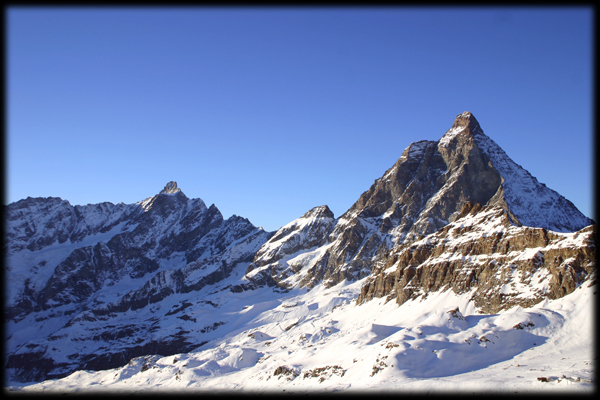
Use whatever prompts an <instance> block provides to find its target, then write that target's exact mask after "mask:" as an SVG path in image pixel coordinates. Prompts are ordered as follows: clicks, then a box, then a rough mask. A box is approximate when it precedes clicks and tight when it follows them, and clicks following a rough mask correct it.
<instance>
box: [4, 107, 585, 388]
mask: <svg viewBox="0 0 600 400" xmlns="http://www.w3.org/2000/svg"><path fill="white" fill-rule="evenodd" d="M5 221H6V238H5V260H6V271H5V277H6V281H7V282H8V285H7V289H6V294H5V327H6V328H5V340H6V345H5V346H6V347H5V360H6V361H5V370H6V379H7V381H8V382H11V385H12V386H11V387H12V388H23V389H25V388H46V387H47V388H50V389H51V388H57V387H63V388H64V387H73V385H74V384H73V383H72V382H74V379H75V378H73V377H75V376H77V377H78V378H77V379H79V380H80V381H82V382H87V381H88V380H89V379H92V378H90V377H92V376H94V377H96V378H93V379H96V381H94V382H96V383H94V384H98V382H100V383H99V386H100V387H107V388H110V387H113V388H114V387H119V385H125V386H123V387H127V388H131V385H132V383H133V382H138V383H133V387H140V388H141V387H142V386H144V385H148V381H147V379H146V380H140V379H138V378H139V377H140V376H142V375H143V374H144V373H145V375H144V376H150V375H151V374H150V372H151V371H148V370H149V369H152V370H156V373H155V374H154V375H152V376H154V378H153V380H152V383H151V385H154V386H156V387H162V385H166V383H165V382H167V381H168V382H169V384H168V385H166V386H168V387H171V386H172V387H175V388H185V387H197V388H200V387H211V384H212V385H217V386H215V388H228V389H231V388H236V389H238V388H252V387H254V386H252V382H254V383H256V382H258V381H261V382H262V383H261V384H260V385H259V386H260V387H263V388H265V390H268V389H273V388H282V389H281V390H283V389H285V388H289V389H290V390H294V389H296V390H297V389H299V388H302V387H306V382H307V380H310V379H311V378H318V379H317V380H316V381H315V382H318V384H319V385H320V384H321V383H322V382H324V381H328V382H331V384H335V385H338V386H339V388H348V387H349V386H344V385H351V384H352V383H351V382H355V381H356V382H358V381H360V382H363V381H364V382H365V383H364V385H365V386H364V387H372V386H373V385H375V387H379V388H382V387H384V386H382V385H384V383H385V384H389V383H390V380H394V379H397V377H403V378H402V379H409V380H410V379H416V378H418V379H425V380H426V379H431V378H439V377H442V376H450V375H453V376H454V375H460V374H463V373H466V372H472V371H484V370H486V368H488V369H489V368H496V367H497V366H498V365H500V364H501V363H503V362H507V361H508V360H511V359H513V358H514V357H518V356H520V355H522V354H525V351H526V350H531V349H534V347H535V346H537V344H533V343H534V342H535V343H537V342H540V344H541V343H542V342H544V343H548V342H549V340H550V338H551V337H555V336H556V335H558V336H556V337H559V336H560V335H563V334H565V332H566V331H565V329H566V328H564V327H566V326H568V324H567V322H566V321H567V319H568V318H567V317H565V318H563V320H562V322H561V321H559V322H557V320H556V319H557V318H558V317H557V315H558V314H560V311H556V307H555V306H553V304H563V303H560V302H564V301H566V300H565V299H572V298H575V297H573V296H576V297H577V298H578V299H579V300H577V301H570V303H568V304H572V306H570V307H571V308H569V307H566V306H564V305H561V306H560V307H562V308H560V307H559V308H558V309H559V310H560V309H564V310H567V309H568V310H570V311H569V312H571V314H569V315H575V314H577V312H580V309H582V307H588V306H589V305H588V304H582V303H584V302H587V303H589V301H590V300H589V298H590V297H593V296H594V295H595V292H593V293H592V292H590V290H593V289H589V288H592V287H593V285H594V284H595V223H594V221H592V220H591V219H589V218H587V217H586V216H584V215H583V214H582V213H581V212H579V211H578V210H577V208H576V207H575V206H574V205H573V204H572V203H571V202H570V201H569V200H567V199H565V198H564V197H563V196H561V195H560V194H558V193H556V192H555V191H553V190H552V189H550V188H548V187H546V186H545V185H544V184H542V183H540V182H538V180H537V179H536V178H535V177H533V176H531V174H529V173H528V172H527V171H526V170H525V169H523V168H522V167H521V166H519V165H518V164H516V163H515V162H514V161H512V160H511V159H510V158H509V157H508V155H507V154H506V153H505V152H504V151H503V150H502V149H501V148H500V147H499V146H498V145H497V144H496V143H495V142H494V141H493V140H492V139H490V138H489V137H488V136H486V135H485V134H484V133H483V130H482V128H481V127H480V125H479V123H478V121H477V120H476V119H475V117H474V116H473V115H472V114H471V113H470V112H464V113H462V114H459V115H458V116H457V117H456V119H455V121H454V123H453V125H452V126H451V127H450V129H449V130H448V131H447V132H446V133H445V134H444V135H443V136H442V137H441V138H440V139H439V140H438V141H419V142H414V143H411V144H410V145H409V146H408V147H407V148H406V149H405V150H404V152H403V153H402V154H401V156H400V158H399V159H398V161H397V162H396V163H395V164H394V165H393V166H392V167H391V168H390V169H388V170H387V171H386V172H385V173H384V174H383V175H382V176H381V177H380V178H379V179H376V180H375V182H374V183H373V185H372V186H371V187H370V188H369V189H368V190H367V191H365V192H364V193H363V194H362V195H361V196H360V197H359V199H358V200H357V201H356V202H355V203H354V204H353V205H352V206H351V207H350V209H348V210H347V211H346V212H345V213H344V214H342V215H341V216H339V217H337V218H336V217H335V216H334V214H333V213H332V212H331V210H330V209H329V208H328V207H327V206H326V205H321V206H317V207H314V208H312V209H311V210H308V211H307V212H306V213H305V214H303V215H302V216H300V217H299V218H298V219H296V220H294V221H291V222H290V223H288V224H286V225H285V226H283V227H281V228H280V229H279V230H277V231H276V232H266V231H264V230H263V229H262V228H257V227H255V226H254V225H253V224H252V223H250V221H248V220H247V219H245V218H243V217H239V216H236V215H233V216H232V217H230V218H228V219H224V218H223V216H222V215H221V213H220V211H219V210H218V209H217V207H216V206H215V205H211V206H210V207H207V206H206V205H205V203H204V202H203V201H202V200H201V199H189V198H187V197H186V196H185V195H184V193H183V192H182V191H181V190H180V188H178V187H177V184H176V183H175V182H169V183H167V185H166V186H165V187H164V189H163V190H161V191H160V192H159V193H158V194H157V195H155V196H152V197H149V198H146V199H145V200H142V201H140V202H137V203H135V204H123V203H119V204H116V205H115V204H112V203H101V204H90V205H85V206H79V205H76V206H73V205H71V204H70V203H69V202H68V201H66V200H62V199H60V198H55V197H50V198H27V199H24V200H20V201H18V202H15V203H11V204H9V205H8V206H6V207H5ZM578 289H581V290H580V291H579V292H582V291H583V292H585V294H579V292H578ZM584 289H585V290H584ZM585 296H587V297H585ZM557 302H558V303H557ZM418 305H422V306H418ZM425 305H426V306H425ZM428 307H429V308H428ZM543 307H546V308H543ZM553 307H554V308H553ZM411 308H412V309H413V312H414V310H415V309H416V310H418V312H417V314H416V315H417V316H418V317H419V318H420V319H419V318H417V317H415V315H410V317H409V314H406V313H401V314H398V313H399V312H400V311H398V310H408V309H411ZM365 310H369V311H368V312H367V313H366V314H365ZM532 310H537V311H535V312H534V311H532ZM548 310H551V311H548ZM573 310H575V311H573ZM384 311H385V313H386V314H388V315H396V316H397V317H396V320H395V321H394V320H387V319H386V320H385V322H386V323H385V324H383V323H381V322H382V321H383V320H382V321H379V320H378V319H377V318H380V319H381V318H384V317H377V316H376V315H379V313H382V312H384ZM576 311H577V312H576ZM536 312H537V314H536ZM557 313H558V314H557ZM335 314H340V315H339V316H335ZM434 315H435V317H434ZM577 315H579V314H577ZM334 317H335V318H334ZM432 318H433V319H435V321H433V320H432ZM499 318H502V319H503V320H504V318H506V319H507V320H509V321H511V323H510V324H508V323H499V322H498V319H499ZM569 318H570V317H569ZM384 319H385V318H384ZM558 319H559V320H560V318H558ZM355 320H360V321H362V322H360V323H359V324H358V325H356V324H357V323H354V321H355ZM492 320H493V324H492V323H491V321H492ZM534 320H535V321H534ZM402 321H403V322H402ZM513 322H514V323H513ZM570 322H574V321H570ZM402 324H408V325H402ZM411 324H412V325H411ZM482 324H484V325H482ZM485 324H487V325H485ZM509 325H510V326H509ZM484 326H487V327H488V328H489V327H490V326H493V327H494V328H489V329H491V330H490V331H489V332H488V333H487V334H484V333H485V332H484V330H485V329H484V328H483V327H484ZM563 328H564V329H563ZM361 329H363V330H365V331H364V332H362V331H361ZM359 331H360V332H362V335H363V336H364V335H366V337H367V338H368V340H367V339H365V338H364V337H363V336H360V335H359V336H353V335H357V334H358V333H357V332H359ZM409 331H410V332H409ZM409 333H410V334H409ZM467 333H468V335H467ZM412 334H416V335H417V336H416V337H413V336H411V335H412ZM423 335H424V336H423ZM436 335H437V336H436ZM452 335H455V336H452ZM465 335H466V336H465ZM472 335H475V336H472ZM493 335H495V337H496V341H497V342H498V343H503V346H508V347H509V348H510V350H509V351H506V350H502V351H496V350H494V351H491V343H489V342H490V340H491V339H489V338H490V337H492V336H493ZM553 335H555V336H553ZM463 336H465V337H463ZM349 337H354V338H355V339H356V340H354V341H353V342H352V341H350V342H347V341H346V342H345V341H344V339H343V338H349ZM442 337H443V339H441V338H442ZM561 337H562V336H561ZM586 337H587V336H585V335H584V338H586ZM361 338H362V339H361ZM435 338H437V339H435ZM482 338H483V339H482ZM536 338H537V339H536ZM363 339H364V340H363ZM484 339H485V340H484ZM419 340H424V341H423V342H422V343H421V342H418V341H419ZM556 340H558V339H556ZM459 342H460V343H462V345H464V346H469V348H470V345H471V343H475V342H477V344H478V346H479V347H480V348H481V349H486V350H478V352H476V353H474V354H471V353H464V351H463V350H460V351H459V350H457V348H455V347H453V346H455V343H459ZM416 343H421V345H420V346H421V347H420V348H423V347H427V346H430V347H431V346H433V348H432V350H431V351H430V352H429V353H428V355H427V357H425V356H422V357H421V355H420V354H421V353H420V352H417V353H414V354H413V353H411V354H412V355H406V354H407V353H406V351H408V350H409V349H412V350H414V349H415V348H417V347H419V345H418V344H416ZM432 343H433V344H432ZM440 343H445V344H446V347H444V346H442V345H441V344H440ZM578 343H579V342H578ZM334 344H335V347H334ZM376 344H377V346H378V347H380V346H384V345H385V349H386V350H387V351H388V353H389V354H386V355H383V354H382V353H380V354H377V359H376V360H375V359H373V360H371V359H370V358H373V357H374V356H373V357H371V356H367V357H366V358H367V359H368V361H364V359H365V357H363V359H361V360H358V358H354V357H353V358H350V357H349V355H350V353H351V352H352V351H354V352H356V354H358V353H361V354H363V353H364V354H371V353H372V354H375V353H373V352H372V351H371V352H369V349H371V350H372V349H373V348H374V346H375V345H376ZM344 346H346V347H347V348H348V349H353V350H349V351H350V353H349V355H348V356H346V357H341V358H340V357H338V358H340V359H339V360H334V359H332V357H333V358H336V357H337V356H335V354H336V351H334V350H332V349H334V348H337V349H342V348H344ZM464 346H463V347H464ZM288 348H290V349H291V348H294V349H295V350H294V351H292V350H285V349H288ZM317 349H319V350H320V353H315V351H316V350H317ZM328 349H330V350H331V351H329V350H328ZM461 349H462V347H461ZM488 350H490V351H488ZM337 351H338V352H339V351H342V350H337ZM486 351H487V355H486V353H485V352H486ZM286 352H287V353H288V354H286ZM293 352H295V354H296V356H294V355H293V354H292V353H293ZM390 352H391V353H390ZM402 352H404V353H402ZM444 352H445V354H452V352H454V353H455V355H458V356H462V357H466V358H469V357H471V358H472V359H471V361H462V362H460V363H458V364H457V365H454V366H453V365H450V364H448V363H449V358H448V356H446V358H444V357H442V356H441V354H444ZM392 353H393V354H392ZM319 354H325V355H326V356H319ZM432 354H433V355H432ZM584 354H585V353H584ZM208 355H210V356H208ZM401 355H404V356H405V357H401ZM294 357H295V359H296V360H297V361H296V362H295V364H294V363H292V362H291V361H290V359H294ZM369 357H370V358H369ZM388 358H389V359H388ZM184 359H189V360H195V361H194V362H191V361H187V362H185V363H184V362H183V361H182V360H184ZM341 359H343V360H341ZM385 359H388V361H384V360H385ZM391 359H396V361H395V362H394V363H393V364H394V365H395V367H393V366H392V367H389V365H392V363H390V362H389V360H391ZM200 360H203V361H202V362H200ZM311 360H313V361H311ZM315 360H316V361H315ZM350 360H352V362H351V361H350ZM403 360H404V361H403ZM184 364H185V365H184ZM367 364H368V365H367ZM175 367H176V369H174V368H175ZM184 367H185V368H184ZM371 367H372V369H371ZM186 369H187V370H189V371H188V372H189V373H188V372H185V371H186ZM384 369H386V370H387V372H386V373H387V375H385V374H383V373H382V374H378V372H379V371H382V370H384ZM364 370H366V371H369V373H370V377H368V376H367V375H369V374H366V375H365V373H363V372H360V371H364ZM584 370H585V371H588V370H589V371H588V372H585V373H581V372H579V373H580V375H585V376H579V381H577V382H579V383H580V384H581V385H583V386H584V387H587V386H589V385H590V382H591V378H590V375H591V369H589V368H588V369H585V368H584V369H582V370H581V371H584ZM92 371H99V372H92ZM103 371H109V372H103ZM161 371H166V373H165V374H163V375H160V373H159V372H161ZM352 371H354V372H352ZM373 371H375V372H373ZM427 371H428V372H427ZM436 371H437V372H436ZM82 374H88V375H86V377H83V375H82ZM98 374H100V375H98ZM109 375H110V376H111V377H112V376H114V377H115V378H114V379H113V378H111V379H113V380H112V381H110V383H109V382H108V377H109ZM363 375H365V376H363ZM242 376H243V377H244V379H249V378H250V377H252V380H250V381H248V382H249V383H246V384H238V383H234V382H237V381H238V380H239V379H240V378H241V377H242ZM351 376H353V378H351ZM382 376H387V378H385V379H386V380H383V381H382V380H381V379H383V378H381V377H382ZM136 377H137V378H136ZM184 377H185V378H184ZM70 379H71V380H70ZM93 379H92V380H93ZM136 379H137V380H136ZM356 379H358V381H357V380H356ZM365 379H366V380H365ZM369 379H371V381H369ZM374 379H379V380H374ZM561 379H563V378H561ZM564 379H566V378H564ZM564 379H563V380H564ZM551 380H552V379H551ZM554 381H555V382H557V381H559V379H554ZM574 381H575V378H573V379H572V380H566V381H565V382H571V383H572V382H574ZM35 382H41V383H38V384H35ZM139 382H142V383H139ZM143 382H146V383H145V384H144V383H143ZM211 382H212V383H211ZM303 382H304V384H303ZM368 382H371V383H370V384H369V383H368ZM374 382H375V383H374ZM394 382H395V381H394ZM217 383H218V384H217ZM534 383H535V384H536V385H538V384H539V385H543V384H544V383H546V381H543V380H537V381H535V380H534ZM40 385H41V386H40ZM57 385H58V386H57ZM60 385H63V386H60ZM219 385H221V386H219ZM228 385H229V386H228ZM236 385H237V386H236ZM261 385H262V386H261ZM303 385H304V386H303ZM319 385H317V386H316V387H323V388H325V387H327V388H330V389H331V387H332V386H327V385H322V386H319ZM340 385H341V386H340ZM581 385H580V386H581ZM586 385H587V386H586ZM338 386H335V387H338ZM15 390H16V389H15ZM336 390H337V389H336Z"/></svg>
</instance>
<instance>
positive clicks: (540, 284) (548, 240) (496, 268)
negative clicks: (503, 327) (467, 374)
mask: <svg viewBox="0 0 600 400" xmlns="http://www.w3.org/2000/svg"><path fill="white" fill-rule="evenodd" d="M595 264H596V247H595V225H590V226H588V227H586V228H583V229H582V230H580V231H577V232H573V233H559V232H553V231H549V230H547V229H545V228H532V227H525V226H515V225H514V224H513V223H512V222H511V220H510V218H509V216H508V214H507V213H506V212H505V211H504V210H503V209H502V208H500V207H497V206H488V207H483V208H482V207H480V205H479V204H477V205H475V206H472V204H470V203H467V204H465V206H464V207H463V210H462V212H461V214H460V216H459V218H458V219H457V220H455V221H454V222H452V223H450V224H448V225H447V226H445V227H444V228H442V229H440V230H439V231H437V232H435V233H434V234H432V235H429V236H427V237H426V238H424V239H421V240H418V241H416V242H413V243H410V244H401V245H398V246H396V247H395V248H394V249H392V250H391V251H390V252H389V253H388V254H387V257H386V259H385V261H383V262H381V263H380V264H379V265H377V266H376V267H375V269H374V271H373V274H372V276H370V277H369V278H368V279H367V282H366V283H365V285H364V286H363V288H362V290H361V294H360V296H359V297H358V299H357V302H358V303H359V304H360V303H363V302H365V301H368V300H371V299H373V298H378V297H386V298H387V300H392V299H395V300H396V302H397V303H398V304H402V303H404V302H405V301H407V300H409V299H417V298H424V297H427V296H428V295H429V294H431V293H434V292H440V291H446V290H452V291H454V292H455V293H457V294H462V293H470V294H471V301H473V302H474V304H475V305H476V307H477V308H478V309H479V310H480V312H482V313H489V314H492V313H497V312H499V311H501V310H505V309H509V308H511V307H514V306H521V307H523V308H526V307H531V306H533V305H535V304H537V303H539V302H541V301H543V300H545V299H557V298H560V297H563V296H565V295H567V294H570V293H572V292H573V291H574V290H575V289H576V288H577V287H578V286H579V285H580V284H581V283H582V282H584V281H586V280H590V281H594V280H595V270H596V269H595Z"/></svg>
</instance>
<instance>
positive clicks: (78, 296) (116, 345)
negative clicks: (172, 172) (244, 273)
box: [5, 182, 271, 380]
mask: <svg viewBox="0 0 600 400" xmlns="http://www.w3.org/2000/svg"><path fill="white" fill-rule="evenodd" d="M6 216H7V218H6V219H7V255H6V263H7V271H6V276H7V277H8V280H9V281H10V282H11V284H10V285H8V287H7V289H8V290H7V297H6V305H5V326H6V335H7V346H6V349H7V352H8V354H7V364H6V366H7V368H9V369H10V370H11V371H13V373H14V374H15V377H16V378H17V379H24V380H39V379H46V378H52V377H57V376H64V375H65V374H68V373H71V372H73V371H74V370H77V369H86V368H87V369H102V368H111V367H116V366H119V365H123V364H124V363H127V361H129V359H130V358H131V357H135V356H140V355H145V354H148V353H152V352H157V351H158V352H163V353H165V352H166V353H174V352H180V351H185V350H188V349H190V348H192V347H194V346H196V345H197V343H198V342H197V340H198V339H199V337H200V336H202V335H201V333H202V332H201V331H202V330H203V329H204V327H203V326H199V327H197V329H191V330H189V331H185V330H183V329H176V328H180V327H178V326H174V327H173V326H171V324H172V321H171V320H175V321H176V318H177V317H180V316H181V315H180V314H179V311H180V309H181V310H182V309H184V308H185V307H186V304H188V303H187V302H185V301H182V303H181V305H180V307H179V308H180V309H178V308H177V307H175V308H174V309H170V310H164V312H163V314H164V315H158V314H156V313H154V312H152V313H151V314H152V315H151V316H146V315H143V314H144V313H140V314H137V313H136V312H137V310H145V311H147V310H149V309H152V308H153V307H155V306H156V305H157V304H159V303H160V302H161V301H162V300H164V299H165V298H166V297H169V296H170V295H172V294H174V293H184V294H187V296H188V297H189V298H193V297H195V295H194V293H193V292H195V291H197V290H199V289H201V288H203V287H204V286H206V285H213V284H215V283H216V282H219V281H221V280H222V279H223V278H225V277H227V276H229V275H230V274H231V273H232V271H233V269H234V268H236V267H239V266H240V265H243V267H244V268H245V267H247V265H248V264H249V262H250V261H251V260H252V257H253V256H254V254H255V253H256V251H257V250H258V248H259V247H260V246H261V245H262V244H263V243H264V242H265V241H266V240H267V239H268V238H269V237H270V235H271V234H270V233H268V232H265V231H263V230H262V229H260V228H256V227H255V226H253V225H252V224H251V223H250V222H249V221H248V220H246V219H244V218H241V217H238V216H232V217H231V218H229V219H227V220H224V219H223V216H222V215H221V213H220V212H219V210H218V209H217V208H216V207H215V206H214V205H211V206H210V207H208V208H207V207H206V205H205V204H204V202H203V201H202V200H200V199H188V198H187V197H186V196H185V195H184V194H183V192H181V190H179V188H177V185H176V183H175V182H169V183H168V184H167V186H166V187H165V189H163V190H162V191H161V192H160V193H159V194H157V195H155V196H152V197H149V198H147V199H145V200H143V201H140V202H138V203H136V204H129V205H125V204H122V203H120V204H117V205H113V204H111V203H103V204H98V205H87V206H74V207H73V206H71V205H70V204H69V203H68V202H67V201H65V200H61V199H57V198H47V199H41V198H40V199H32V198H28V199H25V200H21V201H19V202H16V203H13V204H10V205H8V206H7V208H6ZM127 312H133V313H134V314H135V315H136V316H130V317H125V315H126V314H127ZM171 316H172V317H171ZM169 317H170V318H169ZM215 322H216V321H215ZM207 324H208V322H207ZM211 324H212V323H211ZM209 325H210V324H209ZM174 330H175V331H174ZM136 333H137V334H136ZM148 333H152V334H148ZM199 335H200V336H199Z"/></svg>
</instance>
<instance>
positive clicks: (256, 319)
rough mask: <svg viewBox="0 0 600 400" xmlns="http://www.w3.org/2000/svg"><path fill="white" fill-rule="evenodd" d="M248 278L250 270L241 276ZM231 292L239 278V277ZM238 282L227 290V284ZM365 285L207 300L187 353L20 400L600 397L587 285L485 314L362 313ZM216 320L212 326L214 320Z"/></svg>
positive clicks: (388, 307)
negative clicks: (112, 398) (61, 398)
mask: <svg viewBox="0 0 600 400" xmlns="http://www.w3.org/2000/svg"><path fill="white" fill-rule="evenodd" d="M238 272H239V271H238ZM229 280H230V281H233V280H235V278H233V277H232V278H229ZM230 283H231V282H229V283H228V282H222V285H226V284H230ZM361 286H362V281H356V282H352V283H348V282H346V281H344V282H341V283H340V284H338V285H336V286H333V287H330V288H325V287H324V286H323V285H318V286H316V287H315V288H313V290H311V291H308V292H306V291H305V290H300V289H296V290H292V291H290V292H289V293H287V294H282V293H276V292H273V291H271V290H270V289H267V288H264V289H262V290H255V291H246V292H241V293H236V294H232V293H229V292H228V291H218V288H213V289H217V291H214V290H213V292H212V293H206V292H204V293H201V294H202V295H203V296H202V298H203V299H204V300H205V301H210V302H212V303H214V304H219V305H220V307H219V308H214V307H204V308H202V309H200V308H198V307H196V309H195V310H189V313H190V314H191V315H196V316H197V315H198V314H199V313H204V317H205V318H208V319H210V316H208V315H206V314H207V313H210V312H212V313H213V314H214V316H216V315H217V314H218V315H219V318H220V319H221V320H222V321H223V324H222V325H221V326H218V327H216V328H215V331H214V333H215V336H214V338H213V339H212V340H211V341H210V342H209V343H206V344H204V345H202V346H200V347H199V348H197V349H196V350H193V351H191V352H189V353H186V354H177V355H171V356H168V357H161V356H158V355H154V356H144V357H138V358H136V359H133V360H132V361H131V362H129V364H127V365H126V366H124V367H121V368H116V369H111V370H105V371H97V372H94V371H78V372H75V373H73V374H71V375H70V376H68V377H65V378H62V379H58V380H48V381H44V382H41V383H32V384H22V383H9V387H8V389H9V390H10V391H24V392H27V393H36V392H40V391H42V392H50V393H56V392H59V393H62V392H69V393H70V392H77V393H93V392H95V391H108V392H115V393H139V392H142V393H145V392H165V393H166V392H168V393H176V392H178V391H182V392H185V393H189V392H195V391H199V392H217V393H221V392H230V391H236V392H242V393H247V392H250V393H272V392H274V393H280V392H281V393H282V392H314V391H323V392H333V391H344V392H348V393H352V392H363V391H366V390H369V391H371V390H375V391H382V392H415V393H435V392H446V391H453V392H463V391H464V392H502V393H509V392H510V393H513V392H539V391H548V392H553V393H554V392H557V391H568V392H573V393H591V392H593V391H594V389H595V381H594V375H593V371H594V365H595V361H594V355H593V346H592V340H593V336H592V335H593V323H592V319H591V318H590V315H591V314H592V311H593V303H594V300H595V290H596V288H595V287H594V286H590V285H589V284H588V283H585V284H584V285H582V286H580V287H579V288H578V289H577V290H576V291H575V292H573V293H572V294H570V295H568V296H566V297H563V298H561V299H558V300H554V301H545V302H543V303H539V304H538V305H536V306H535V307H532V308H529V309H522V308H519V307H515V308H513V309H510V310H507V311H503V312H501V313H498V314H493V315H487V314H478V313H477V312H476V311H475V308H474V306H473V304H472V303H470V302H469V293H466V294H463V295H460V296H457V295H455V294H454V293H453V292H451V291H447V292H439V293H435V294H430V295H429V296H428V297H427V298H426V299H423V300H421V301H420V300H418V299H417V300H410V301H407V302H406V303H404V304H402V305H401V306H400V307H398V306H397V305H396V304H395V303H394V302H388V303H385V302H384V300H383V299H377V300H373V301H370V302H367V303H365V304H363V305H360V306H356V305H355V304H354V300H355V299H356V297H357V295H358V293H359V291H360V287H361ZM214 316H213V317H214Z"/></svg>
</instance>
